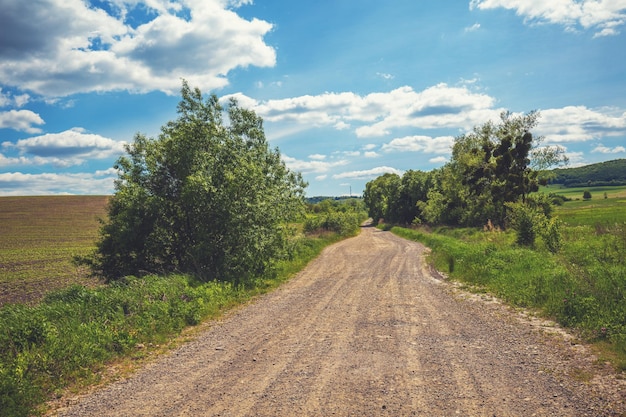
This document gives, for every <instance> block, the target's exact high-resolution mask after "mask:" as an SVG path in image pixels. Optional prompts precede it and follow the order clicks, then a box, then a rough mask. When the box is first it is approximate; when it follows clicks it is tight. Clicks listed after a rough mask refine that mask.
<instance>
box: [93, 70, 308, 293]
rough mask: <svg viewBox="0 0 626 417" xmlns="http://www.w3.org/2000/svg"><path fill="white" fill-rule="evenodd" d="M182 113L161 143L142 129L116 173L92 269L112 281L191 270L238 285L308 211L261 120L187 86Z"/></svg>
mask: <svg viewBox="0 0 626 417" xmlns="http://www.w3.org/2000/svg"><path fill="white" fill-rule="evenodd" d="M181 92H182V100H181V101H180V103H179V105H178V118H177V119H176V120H174V121H170V122H169V123H167V124H166V125H165V126H163V127H162V128H161V134H160V135H159V137H158V138H157V139H152V138H147V137H145V136H144V135H141V134H138V135H136V136H135V139H134V142H133V143H131V144H129V145H128V146H127V148H126V151H127V155H125V156H123V157H121V158H120V159H119V160H118V161H117V163H116V165H115V167H116V168H117V169H118V170H119V178H118V180H117V181H116V183H115V190H116V191H115V195H114V196H113V197H112V198H111V201H110V204H109V207H108V220H107V221H106V222H105V223H104V224H103V227H102V228H101V237H100V241H99V243H98V246H97V251H96V254H95V256H94V258H93V261H92V265H93V268H94V270H95V271H96V272H97V273H99V274H101V275H103V276H104V277H106V278H107V279H109V280H112V279H117V278H119V277H122V276H125V275H141V274H146V273H170V272H183V273H191V274H194V275H196V276H197V277H199V278H201V279H205V280H209V279H223V280H230V281H237V282H242V281H245V280H247V279H249V278H250V277H253V276H255V275H257V274H260V273H262V272H263V271H265V270H266V269H267V268H268V267H269V266H271V265H272V262H273V261H274V260H276V259H278V258H279V257H280V256H282V255H283V254H284V248H285V247H286V245H285V240H286V238H288V236H287V234H288V230H289V229H288V227H286V224H287V222H289V221H292V220H294V219H296V218H297V217H298V216H300V215H302V213H303V210H304V207H305V204H304V188H305V187H306V184H305V183H304V182H303V180H302V178H301V176H300V174H297V173H294V172H291V171H290V170H289V169H287V168H286V167H285V164H284V163H283V162H282V160H281V157H280V153H279V151H278V150H277V149H274V150H272V149H270V148H269V146H268V143H267V141H266V138H265V134H264V130H263V121H262V119H261V118H260V117H258V116H257V115H256V114H255V113H254V112H252V111H249V110H246V109H243V108H241V107H240V106H239V105H238V104H237V102H236V101H234V100H232V101H231V102H230V104H229V106H228V109H227V114H228V120H229V123H225V122H224V121H223V114H224V112H225V110H224V108H223V107H222V106H221V105H220V103H219V101H218V98H217V96H215V95H211V96H209V97H208V98H206V99H205V98H204V97H203V96H202V93H201V92H200V90H199V89H191V88H190V87H189V85H188V84H187V82H183V86H182V91H181Z"/></svg>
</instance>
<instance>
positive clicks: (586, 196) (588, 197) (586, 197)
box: [583, 190, 591, 200]
mask: <svg viewBox="0 0 626 417" xmlns="http://www.w3.org/2000/svg"><path fill="white" fill-rule="evenodd" d="M583 200H591V192H590V191H589V190H585V191H584V192H583Z"/></svg>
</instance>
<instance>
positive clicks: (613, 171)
mask: <svg viewBox="0 0 626 417" xmlns="http://www.w3.org/2000/svg"><path fill="white" fill-rule="evenodd" d="M550 184H559V185H563V186H564V187H590V186H613V185H626V159H615V160H613V161H606V162H600V163H597V164H590V165H585V166H582V167H576V168H557V169H555V170H554V177H553V178H552V179H550Z"/></svg>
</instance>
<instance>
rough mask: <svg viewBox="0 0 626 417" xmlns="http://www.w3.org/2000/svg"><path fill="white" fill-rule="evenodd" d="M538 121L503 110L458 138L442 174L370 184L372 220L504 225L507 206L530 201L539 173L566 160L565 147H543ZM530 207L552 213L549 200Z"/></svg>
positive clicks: (391, 178)
mask: <svg viewBox="0 0 626 417" xmlns="http://www.w3.org/2000/svg"><path fill="white" fill-rule="evenodd" d="M538 117H539V113H537V112H530V113H528V114H526V115H521V116H515V115H512V114H511V113H507V112H504V113H502V114H501V121H500V123H498V124H496V123H492V122H487V123H485V124H483V125H481V126H477V127H475V128H474V130H473V131H472V132H471V133H468V134H465V135H461V136H459V137H457V138H456V139H455V143H454V146H453V148H452V157H451V160H450V162H449V163H447V164H446V165H444V167H443V168H441V169H440V170H435V171H433V172H431V173H423V172H419V171H407V172H406V173H405V174H404V176H403V177H402V179H400V177H399V176H398V175H395V174H385V175H383V176H381V177H378V178H376V179H375V180H373V181H370V182H369V183H367V185H366V190H365V193H364V200H365V203H366V205H367V207H368V210H369V214H370V216H371V217H372V218H373V219H374V220H375V221H378V219H380V218H384V219H385V221H386V222H389V223H395V224H411V223H412V222H413V220H414V219H416V218H417V219H419V220H420V221H425V222H427V223H430V224H431V225H437V224H447V225H459V226H482V225H485V224H487V223H488V222H491V223H492V224H493V225H495V226H497V227H504V226H505V224H506V220H507V218H506V217H507V206H506V205H507V203H514V202H517V201H521V202H526V200H527V199H528V198H529V196H530V195H531V193H533V192H535V191H537V190H538V189H539V174H540V171H541V172H543V171H545V170H546V169H547V167H549V166H551V165H555V164H560V163H565V162H566V161H567V158H566V157H565V156H564V152H563V148H560V147H540V144H541V142H542V139H543V138H541V137H536V136H533V134H532V133H531V130H532V129H533V128H534V127H535V126H536V125H537V120H538ZM532 203H533V204H536V205H541V206H542V208H543V210H544V211H545V212H546V213H547V212H548V211H549V206H550V202H549V200H548V199H545V200H543V201H540V200H538V199H535V200H534V201H532Z"/></svg>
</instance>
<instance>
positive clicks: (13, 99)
mask: <svg viewBox="0 0 626 417" xmlns="http://www.w3.org/2000/svg"><path fill="white" fill-rule="evenodd" d="M29 101H30V95H28V94H18V95H14V94H11V93H4V92H3V91H2V88H0V107H8V106H13V107H17V108H20V107H23V106H24V105H25V104H26V103H28V102H29Z"/></svg>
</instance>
